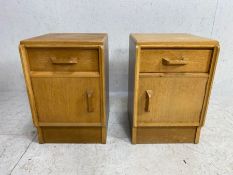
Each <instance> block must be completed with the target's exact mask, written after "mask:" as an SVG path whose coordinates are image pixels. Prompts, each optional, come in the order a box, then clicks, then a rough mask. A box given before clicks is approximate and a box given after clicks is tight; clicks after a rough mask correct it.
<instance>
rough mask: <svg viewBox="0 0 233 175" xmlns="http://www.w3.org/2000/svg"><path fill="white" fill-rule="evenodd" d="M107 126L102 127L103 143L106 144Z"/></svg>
mask: <svg viewBox="0 0 233 175" xmlns="http://www.w3.org/2000/svg"><path fill="white" fill-rule="evenodd" d="M106 132H107V130H106V127H103V128H102V144H106Z"/></svg>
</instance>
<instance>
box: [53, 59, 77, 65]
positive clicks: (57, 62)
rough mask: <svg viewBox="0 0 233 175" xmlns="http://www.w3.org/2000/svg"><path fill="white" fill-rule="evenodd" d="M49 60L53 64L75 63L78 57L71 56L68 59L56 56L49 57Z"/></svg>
mask: <svg viewBox="0 0 233 175" xmlns="http://www.w3.org/2000/svg"><path fill="white" fill-rule="evenodd" d="M50 60H51V61H52V63H53V64H77V63H78V59H77V58H75V57H71V58H68V59H60V58H59V59H58V58H56V57H51V58H50Z"/></svg>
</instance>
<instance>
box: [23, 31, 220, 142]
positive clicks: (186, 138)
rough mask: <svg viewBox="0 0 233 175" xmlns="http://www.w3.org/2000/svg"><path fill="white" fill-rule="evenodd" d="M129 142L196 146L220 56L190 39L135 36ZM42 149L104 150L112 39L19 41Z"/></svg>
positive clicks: (210, 45)
mask: <svg viewBox="0 0 233 175" xmlns="http://www.w3.org/2000/svg"><path fill="white" fill-rule="evenodd" d="M129 45H130V50H129V57H130V58H129V84H128V91H129V92H128V93H129V94H128V112H129V119H130V124H131V128H132V143H134V144H136V143H198V141H199V136H200V130H201V127H202V126H203V125H204V121H205V115H206V110H207V105H208V100H209V96H210V90H211V85H212V82H213V76H214V71H215V67H216V62H217V57H218V53H219V45H218V42H217V41H215V40H210V39H206V38H201V37H197V36H194V35H189V34H131V35H130V43H129ZM20 53H21V60H22V65H23V70H24V76H25V80H26V86H27V92H28V96H29V101H30V107H31V111H32V118H33V123H34V125H35V127H36V128H37V131H38V140H39V142H40V143H106V136H107V133H106V132H107V123H108V114H109V85H108V84H109V83H108V79H109V78H108V74H109V73H108V72H109V70H108V65H109V64H108V39H107V34H94V33H93V34H78V33H73V34H64V33H63V34H47V35H42V36H39V37H34V38H31V39H27V40H23V41H21V42H20Z"/></svg>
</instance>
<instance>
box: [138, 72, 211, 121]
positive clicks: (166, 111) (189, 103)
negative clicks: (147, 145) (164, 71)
mask: <svg viewBox="0 0 233 175" xmlns="http://www.w3.org/2000/svg"><path fill="white" fill-rule="evenodd" d="M207 79H208V78H207V77H204V76H203V77H202V76H200V77H198V76H189V75H186V76H172V75H170V74H169V75H166V76H163V77H160V76H154V77H140V78H139V91H138V122H139V123H151V124H153V123H156V124H159V123H160V124H176V123H180V124H182V123H183V124H185V123H188V124H195V125H197V124H198V123H199V120H200V115H201V111H202V105H203V100H204V96H205V89H206V83H207Z"/></svg>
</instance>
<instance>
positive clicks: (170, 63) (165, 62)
mask: <svg viewBox="0 0 233 175" xmlns="http://www.w3.org/2000/svg"><path fill="white" fill-rule="evenodd" d="M162 62H163V65H167V66H183V65H186V64H188V61H187V60H184V58H182V59H179V60H171V59H169V58H162Z"/></svg>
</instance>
